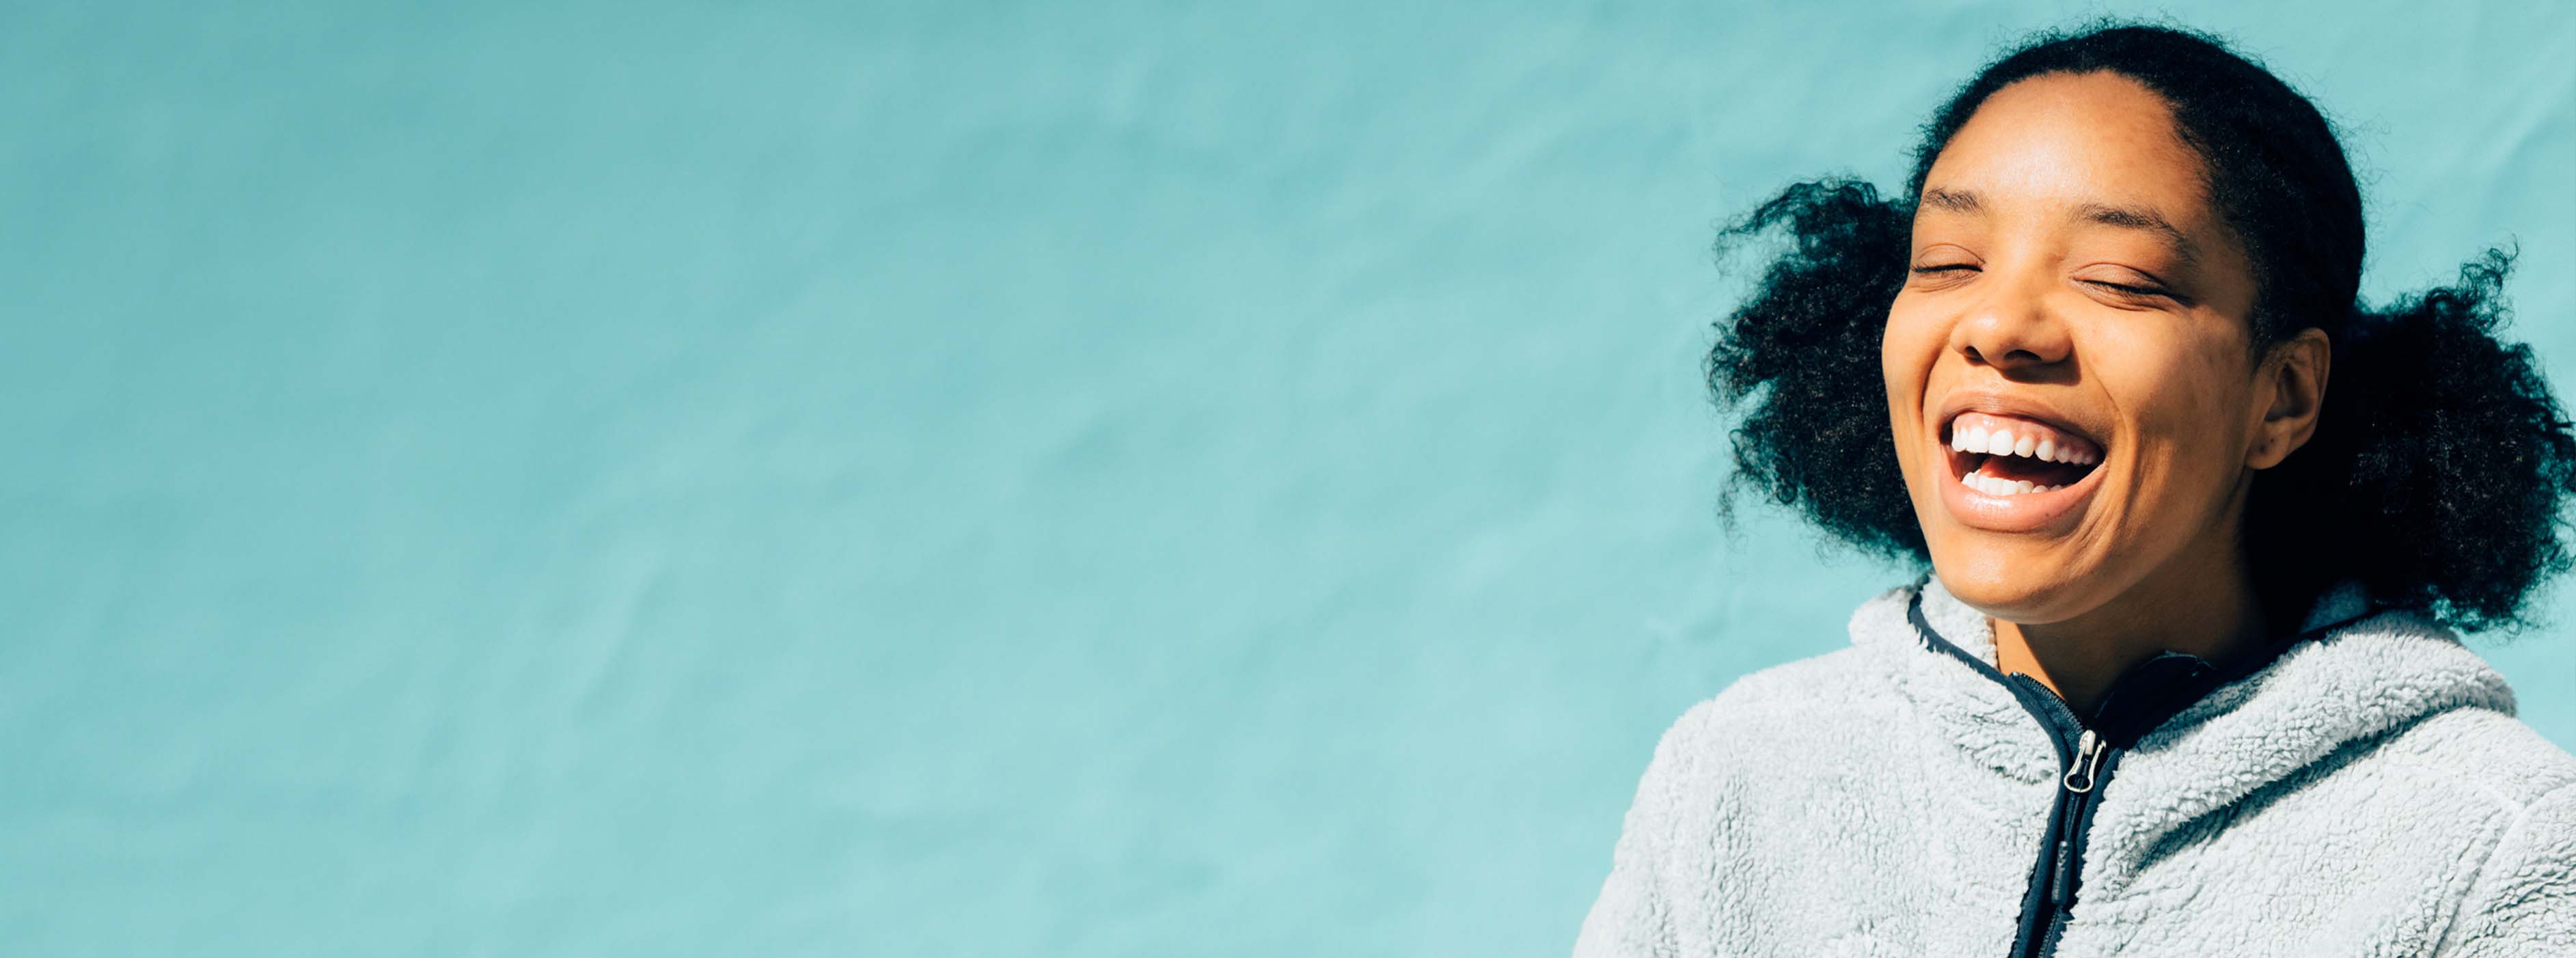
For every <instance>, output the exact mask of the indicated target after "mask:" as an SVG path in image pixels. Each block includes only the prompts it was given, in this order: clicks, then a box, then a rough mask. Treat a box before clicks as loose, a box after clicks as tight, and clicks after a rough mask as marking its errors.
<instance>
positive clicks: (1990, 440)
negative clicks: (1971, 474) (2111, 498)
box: [1950, 426, 2095, 466]
mask: <svg viewBox="0 0 2576 958" xmlns="http://www.w3.org/2000/svg"><path fill="white" fill-rule="evenodd" d="M1950 448H1952V449H1956V450H1958V451H1960V452H1982V453H1989V454H1992V455H1997V456H2026V457H2032V458H2038V459H2045V460H2047V461H2050V462H2064V463H2073V464H2075V465H2079V466H2081V465H2088V464H2090V463H2092V462H2093V460H2094V458H2095V456H2094V454H2093V453H2092V452H2090V451H2087V450H2082V449H2076V448H2072V447H2069V448H2059V447H2058V445H2057V440H2055V439H2053V438H2050V439H2042V438H2040V437H2039V434H2038V432H2037V430H2031V431H2025V432H2023V433H2022V434H2020V435H2018V436H2016V435H2014V434H2013V430H2011V429H2009V428H2001V429H1996V430H1993V431H1991V432H1989V431H1987V429H1986V427H1984V426H1970V427H1968V428H1966V429H1963V430H1957V431H1954V432H1952V433H1951V434H1950Z"/></svg>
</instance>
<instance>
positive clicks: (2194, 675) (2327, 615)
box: [1906, 573, 2377, 748]
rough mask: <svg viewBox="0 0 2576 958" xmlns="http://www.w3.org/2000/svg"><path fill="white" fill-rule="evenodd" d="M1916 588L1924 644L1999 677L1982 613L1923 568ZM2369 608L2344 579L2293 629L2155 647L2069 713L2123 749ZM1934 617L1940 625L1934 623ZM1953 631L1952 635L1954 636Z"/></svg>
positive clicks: (1911, 618) (1912, 618)
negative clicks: (2095, 698) (2202, 651)
mask: <svg viewBox="0 0 2576 958" xmlns="http://www.w3.org/2000/svg"><path fill="white" fill-rule="evenodd" d="M1914 590H1915V594H1914V596H1913V597H1912V601H1911V603H1910V604H1909V605H1908V606H1907V609H1906V616H1907V622H1908V624H1910V625H1912V626H1913V627H1914V631H1915V636H1916V638H1917V639H1919V640H1920V641H1921V642H1922V643H1923V644H1924V646H1925V647H1927V648H1930V649H1933V650H1935V651H1939V652H1944V653H1947V654H1949V655H1951V656H1952V657H1954V658H1957V659H1959V660H1961V661H1963V662H1966V663H1968V665H1969V666H1970V667H1971V668H1974V669H1976V670H1978V672H1979V673H1980V674H1983V675H1985V676H1986V677H1987V678H1989V679H1992V680H1994V681H1997V682H2002V681H2005V677H2004V676H2003V674H2002V673H2001V672H2000V671H1999V670H1998V668H1997V665H1996V653H1995V639H1994V627H1993V623H1992V622H1991V621H1990V620H1988V619H1987V618H1986V616H1985V614H1984V613H1981V612H1978V611H1977V610H1976V609H1974V608H1972V607H1970V606H1969V605H1968V604H1967V603H1965V602H1962V601H1960V600H1959V599H1958V598H1957V597H1956V596H1953V595H1951V594H1950V591H1949V589H1948V588H1946V587H1944V586H1943V585H1942V584H1941V580H1940V579H1939V578H1938V577H1935V576H1932V575H1930V574H1928V573H1927V574H1925V575H1924V576H1923V578H1922V579H1919V580H1917V581H1916V582H1915V584H1914ZM2375 611H2377V609H2376V607H2375V606H2374V605H2373V604H2372V603H2370V602H2369V601H2368V596H2367V594H2365V593H2364V592H2363V591H2362V588H2361V585H2360V583H2357V582H2345V583H2342V584H2340V585H2338V586H2336V587H2335V588H2333V589H2330V590H2328V591H2327V592H2326V593H2325V594H2324V595H2323V596H2320V597H2319V598H2318V600H2317V602H2316V604H2315V605H2314V606H2313V607H2312V608H2311V609H2310V610H2309V612H2308V614H2307V617H2306V619H2305V620H2304V621H2303V622H2302V623H2301V625H2300V627H2299V630H2298V631H2296V632H2293V633H2290V634H2288V635H2284V636H2281V637H2279V638H2276V639H2273V640H2272V641H2270V642H2267V643H2265V644H2263V645H2262V646H2260V647H2258V648H2254V649H2249V650H2246V651H2245V652H2244V653H2242V654H2240V655H2238V656H2236V657H2234V658H2232V659H2229V660H2226V661H2218V662H2213V661H2210V660H2208V659H2204V658H2201V657H2200V656H2197V655H2193V654H2191V653H2189V652H2174V651H2164V652H2158V653H2156V654H2155V655H2153V656H2150V657H2148V658H2146V659H2144V660H2142V661H2140V662H2138V663H2137V664H2135V665H2132V666H2130V667H2129V669H2128V670H2127V671H2125V672H2122V673H2120V676H2119V678H2117V679H2114V680H2112V683H2111V687H2110V688H2109V689H2106V690H2104V692H2103V695H2102V698H2101V701H2099V702H2098V703H2096V704H2095V706H2094V709H2093V711H2092V712H2091V713H2089V714H2085V713H2079V712H2073V711H2072V710H2071V709H2070V710H2069V712H2070V714H2072V715H2073V716H2074V717H2075V718H2076V719H2077V720H2078V721H2080V722H2081V723H2083V725H2084V727H2086V728H2090V729H2092V730H2094V732H2096V733H2097V734H2099V735H2100V736H2102V738H2104V739H2106V740H2108V741H2109V742H2110V743H2111V744H2112V745H2113V746H2116V747H2119V748H2128V747H2130V746H2133V745H2135V744H2137V741H2138V739H2139V738H2140V737H2142V736H2144V735H2146V734H2147V733H2148V732H2151V731H2153V730H2155V728H2156V727H2157V726H2160V725H2163V724H2164V723H2165V721H2166V720H2168V719H2171V718H2173V717H2174V716H2175V715H2176V714H2178V713H2180V712H2181V711H2182V710H2183V709H2185V708H2187V707H2189V706H2190V705H2191V704H2192V703H2194V702H2197V701H2199V700H2200V699H2201V698H2202V697H2204V696H2206V695H2208V694H2209V693H2210V692H2211V691H2212V690H2214V689H2217V688H2218V687H2220V686H2223V685H2226V684H2227V683H2230V682H2234V681H2236V680H2238V679H2241V678H2244V677H2246V676H2248V675H2251V674H2253V673H2255V672H2258V671H2261V670H2262V669H2264V668H2265V667H2267V666H2269V665H2271V664H2272V663H2273V662H2274V661H2275V660H2277V659H2279V658H2280V657H2281V655H2282V654H2283V653H2285V652H2288V651H2289V650H2290V649H2291V648H2292V647H2293V646H2296V645H2297V644H2299V643H2301V642H2304V641H2307V640H2309V639H2314V638H2318V637H2320V636H2323V635H2325V634H2326V633H2328V632H2330V631H2332V630H2334V629H2338V628H2341V627H2343V626H2347V625H2351V624H2353V623H2355V622H2358V621H2360V620H2361V619H2363V618H2365V617H2367V616H2369V615H2370V614H2372V613H2373V612H2375ZM1936 619H1937V620H1939V621H1940V622H1942V623H1943V625H1941V626H1936V625H1934V624H1933V622H1934V620H1936ZM1952 636H1956V637H1957V640H1956V641H1953V640H1952V638H1951V637H1952ZM2041 691H2042V692H2043V693H2044V691H2045V690H2041Z"/></svg>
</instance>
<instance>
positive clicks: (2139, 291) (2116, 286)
mask: <svg viewBox="0 0 2576 958" xmlns="http://www.w3.org/2000/svg"><path fill="white" fill-rule="evenodd" d="M2084 282H2085V283H2086V284H2087V285H2092V286H2099V287H2102V288H2103V289H2109V290H2117V291H2119V292H2123V293H2127V294H2129V295H2131V296H2165V295H2169V294H2167V293H2166V292H2165V291H2164V290H2161V289H2157V288H2155V287H2153V286H2131V285H2128V284H2126V283H2106V282H2103V281H2101V280H2098V279H2088V280H2084Z"/></svg>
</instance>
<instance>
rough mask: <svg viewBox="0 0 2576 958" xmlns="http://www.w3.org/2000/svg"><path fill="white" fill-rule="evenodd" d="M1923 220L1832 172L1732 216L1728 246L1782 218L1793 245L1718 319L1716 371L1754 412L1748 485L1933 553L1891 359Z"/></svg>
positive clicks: (1823, 518)
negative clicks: (1907, 473)
mask: <svg viewBox="0 0 2576 958" xmlns="http://www.w3.org/2000/svg"><path fill="white" fill-rule="evenodd" d="M1912 220H1913V214H1912V211H1911V210H1909V209H1906V208H1904V207H1902V206H1900V205H1898V204H1896V203H1894V202H1891V201H1889V200H1885V199H1881V198H1880V197H1879V195H1878V191H1877V189H1876V188H1874V187H1872V186H1871V185H1870V184H1868V183H1867V182H1864V181H1861V180H1856V179H1848V178H1829V179H1822V180H1815V181H1811V182H1804V183H1796V184H1792V185H1790V186H1789V187H1787V188H1786V189H1783V190H1781V191H1780V192H1779V193H1778V194H1777V195H1775V196H1773V197H1772V198H1771V199H1769V200H1768V201H1765V202H1764V203H1763V204H1762V205H1761V206H1759V207H1756V208H1755V209H1754V210H1753V212H1752V213H1750V214H1747V215H1746V216H1745V217H1744V218H1743V219H1741V220H1739V221H1737V222H1735V223H1734V224H1732V225H1730V226H1728V227H1727V228H1726V229H1725V230H1724V231H1722V232H1721V233H1720V234H1719V236H1718V242H1717V248H1718V252H1719V254H1720V255H1721V256H1723V255H1725V254H1727V253H1728V252H1730V251H1732V249H1733V248H1734V247H1735V246H1737V245H1739V244H1741V243H1744V242H1746V241H1748V240H1751V239H1755V238H1758V237H1760V236H1763V235H1765V234H1767V233H1769V232H1770V231H1772V230H1773V229H1774V228H1775V227H1776V228H1784V229H1785V231H1786V233H1787V234H1788V238H1789V239H1790V241H1791V246H1790V248H1789V249H1788V250H1787V251H1786V252H1784V253H1782V254H1781V255H1780V256H1779V257H1778V258H1776V259H1774V260H1772V261H1771V263H1770V265H1769V267H1768V268H1767V269H1766V270H1765V271H1764V273H1763V275H1762V278H1761V280H1760V281H1759V282H1758V283H1757V284H1756V285H1755V287H1754V292H1753V294H1752V296H1751V298H1749V299H1748V300H1747V301H1745V303H1744V304H1743V305H1742V306H1740V307H1739V308H1737V309H1736V310H1735V311H1734V312H1733V313H1732V314H1730V315H1728V316H1727V317H1726V318H1724V319H1722V320H1719V321H1718V322H1717V323H1716V324H1715V325H1716V329H1717V333H1718V336H1717V342H1716V344H1715V345H1714V346H1713V347H1712V348H1711V349H1710V351H1709V355H1708V360H1707V364H1706V373H1707V376H1708V384H1709V389H1710V391H1711V393H1712V394H1713V396H1714V397H1715V399H1716V400H1717V403H1718V405H1719V407H1720V408H1721V409H1728V410H1735V411H1740V412H1741V413H1742V414H1743V417H1742V419H1741V421H1740V424H1739V425H1738V426H1737V427H1736V429H1735V430H1734V433H1733V438H1734V444H1735V465H1736V471H1735V476H1734V479H1733V483H1734V488H1736V489H1737V490H1744V489H1750V490H1753V491H1756V492H1758V493H1759V494H1761V495H1762V496H1763V497H1765V498H1767V499H1769V500H1771V501H1773V502H1776V503H1778V504H1780V505H1784V506H1789V507H1792V508H1802V509H1803V510H1804V511H1805V512H1806V513H1807V515H1808V516H1809V517H1811V518H1813V519H1814V520H1815V521H1816V522H1817V523H1818V524H1819V525H1820V526H1822V527H1823V528H1824V529H1825V530H1826V531H1827V532H1829V533H1832V534H1833V535H1834V536H1835V537H1837V538H1839V539H1841V540H1843V541H1845V542H1848V543H1851V544H1853V545H1856V546H1859V547H1860V548H1861V549H1862V550H1864V551H1868V552H1872V553H1877V554H1881V555H1889V556H1895V557H1900V558H1912V559H1918V560H1919V559H1921V558H1922V557H1923V556H1924V554H1925V553H1924V545H1923V530H1922V527H1921V526H1920V525H1919V524H1917V523H1916V521H1915V516H1914V509H1913V500H1912V499H1911V498H1909V497H1908V496H1907V494H1906V491H1905V477H1904V474H1903V473H1902V472H1900V471H1899V470H1898V468H1897V463H1896V448H1895V439H1894V437H1893V436H1891V435H1890V434H1889V432H1888V428H1887V386H1886V383H1885V380H1884V378H1883V377H1882V375H1881V373H1880V372H1879V359H1878V354H1879V337H1880V335H1881V334H1882V333H1883V331H1884V330H1885V328H1886V325H1887V311H1888V307H1889V306H1890V305H1891V304H1893V303H1894V302H1895V299H1896V293H1897V291H1898V289H1899V288H1900V287H1901V286H1902V285H1903V284H1904V279H1905V258H1906V250H1907V247H1908V246H1909V245H1910V244H1911V242H1912V239H1911V224H1912ZM1732 503H1733V500H1732V497H1729V498H1728V499H1726V500H1725V501H1724V503H1723V507H1725V508H1728V509H1729V510H1730V512H1731V507H1732Z"/></svg>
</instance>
